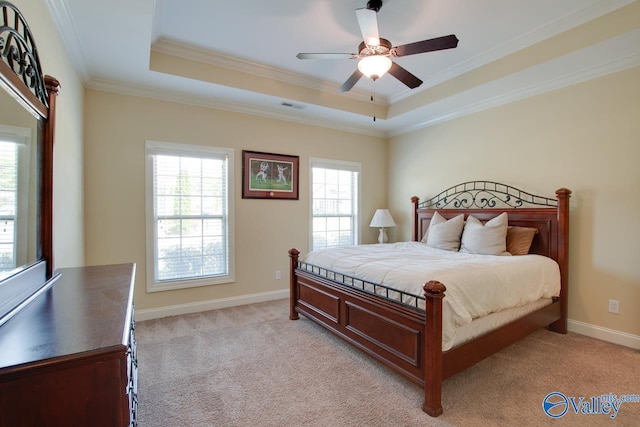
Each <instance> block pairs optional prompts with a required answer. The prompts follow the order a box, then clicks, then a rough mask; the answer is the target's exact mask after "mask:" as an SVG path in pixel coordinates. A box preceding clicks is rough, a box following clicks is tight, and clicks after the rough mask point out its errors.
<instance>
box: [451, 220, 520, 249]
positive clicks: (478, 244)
mask: <svg viewBox="0 0 640 427" xmlns="http://www.w3.org/2000/svg"><path fill="white" fill-rule="evenodd" d="M508 224H509V217H508V216H507V213H506V212H503V213H501V214H500V215H498V216H497V217H495V218H492V219H490V220H489V221H487V222H486V223H485V224H482V222H480V220H479V219H478V218H476V217H474V216H473V215H469V216H468V217H467V222H466V224H465V226H464V231H463V232H462V240H461V246H460V252H465V253H469V254H481V255H505V252H506V250H507V244H506V242H507V225H508ZM506 255H508V254H506Z"/></svg>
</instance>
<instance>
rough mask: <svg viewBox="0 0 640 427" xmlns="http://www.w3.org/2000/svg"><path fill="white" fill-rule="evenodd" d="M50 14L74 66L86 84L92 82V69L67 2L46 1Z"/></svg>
mask: <svg viewBox="0 0 640 427" xmlns="http://www.w3.org/2000/svg"><path fill="white" fill-rule="evenodd" d="M46 3H47V7H48V8H49V14H50V15H51V18H52V19H53V22H54V24H55V26H56V28H57V30H58V33H59V34H60V37H62V41H63V43H64V45H65V46H66V48H67V51H68V52H69V57H70V58H71V61H72V62H73V66H74V68H75V69H76V71H77V72H78V74H79V75H80V79H81V80H82V81H83V82H84V83H86V82H88V81H90V80H91V67H89V62H88V61H87V56H86V54H85V52H84V49H83V47H82V42H81V41H80V36H79V35H78V30H77V28H76V26H75V24H74V22H73V18H72V17H71V13H70V12H69V8H68V6H67V3H66V1H65V0H46Z"/></svg>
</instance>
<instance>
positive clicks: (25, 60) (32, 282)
mask: <svg viewBox="0 0 640 427" xmlns="http://www.w3.org/2000/svg"><path fill="white" fill-rule="evenodd" d="M0 26H1V28H2V31H1V32H0V57H1V59H0V89H4V90H5V91H6V92H8V94H9V95H11V96H12V97H13V98H15V99H16V100H17V101H18V102H19V103H20V104H21V105H22V106H23V107H24V108H25V109H26V110H27V111H29V112H30V113H31V114H32V115H33V116H34V117H35V118H36V120H37V121H38V132H37V134H38V135H37V147H38V148H37V151H38V152H37V158H38V161H37V166H36V169H37V171H38V174H37V175H38V176H37V179H38V186H37V188H38V195H37V200H38V214H37V224H36V225H37V230H38V231H37V234H38V236H37V245H36V246H37V252H36V258H37V260H36V261H35V262H34V263H32V264H29V265H26V266H18V267H17V268H16V270H14V271H13V272H12V274H11V275H10V276H8V277H6V278H4V279H3V280H1V281H0V325H1V324H2V323H4V322H6V321H7V320H8V318H9V317H11V316H13V315H14V314H15V313H16V312H17V311H19V309H21V308H22V307H23V306H24V305H26V304H27V303H28V302H29V301H30V300H31V299H33V298H34V297H35V295H36V294H38V293H39V292H40V291H41V290H43V289H44V288H46V287H48V286H46V285H47V284H52V283H53V281H54V280H55V277H54V274H53V272H54V256H53V142H54V134H55V115H56V97H57V95H58V93H59V89H60V83H59V82H58V80H56V79H55V78H53V77H51V76H44V75H43V74H42V67H41V65H40V58H39V55H38V50H37V49H36V44H35V41H34V39H33V35H32V33H31V30H30V29H29V26H28V25H27V22H26V20H25V18H24V16H23V15H22V13H21V12H20V11H19V10H18V8H17V7H16V6H14V5H13V4H11V3H10V2H8V1H0ZM7 295H8V296H9V297H7ZM7 299H9V301H10V303H8V302H7V301H6V300H7ZM3 304H4V305H3Z"/></svg>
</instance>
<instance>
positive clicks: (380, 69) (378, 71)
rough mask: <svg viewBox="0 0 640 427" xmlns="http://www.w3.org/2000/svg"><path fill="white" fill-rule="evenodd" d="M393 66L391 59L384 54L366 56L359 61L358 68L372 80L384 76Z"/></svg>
mask: <svg viewBox="0 0 640 427" xmlns="http://www.w3.org/2000/svg"><path fill="white" fill-rule="evenodd" d="M389 68H391V60H390V59H389V58H388V57H386V56H382V55H370V56H365V57H364V58H362V59H361V60H360V62H358V70H360V72H361V73H362V74H364V75H365V76H367V77H369V78H370V79H372V80H376V79H377V78H379V77H382V76H383V75H384V73H386V72H387V71H389Z"/></svg>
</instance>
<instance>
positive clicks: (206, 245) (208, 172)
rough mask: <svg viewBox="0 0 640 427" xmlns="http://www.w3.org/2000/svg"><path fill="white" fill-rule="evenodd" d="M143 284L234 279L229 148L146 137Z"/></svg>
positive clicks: (157, 286)
mask: <svg viewBox="0 0 640 427" xmlns="http://www.w3.org/2000/svg"><path fill="white" fill-rule="evenodd" d="M146 153H147V290H148V291H160V290H167V289H178V288H186V287H193V286H205V285H213V284H219V283H230V282H233V281H234V259H233V253H234V251H233V185H232V184H233V180H232V179H231V178H232V177H233V150H231V149H226V148H212V147H200V146H192V145H182V144H170V143H163V142H153V141H147V144H146Z"/></svg>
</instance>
